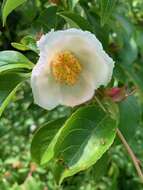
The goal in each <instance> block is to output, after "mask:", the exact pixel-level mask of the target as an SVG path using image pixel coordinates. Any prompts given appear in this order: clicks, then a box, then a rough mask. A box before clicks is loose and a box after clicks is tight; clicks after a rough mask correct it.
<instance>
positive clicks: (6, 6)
mask: <svg viewBox="0 0 143 190" xmlns="http://www.w3.org/2000/svg"><path fill="white" fill-rule="evenodd" d="M26 1H27V0H14V1H11V0H4V1H3V7H2V16H3V25H4V24H5V22H6V18H7V16H8V15H9V14H10V13H11V12H12V11H13V10H14V9H15V8H17V7H18V6H19V5H21V4H23V3H24V2H26Z"/></svg>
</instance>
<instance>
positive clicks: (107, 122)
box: [54, 106, 117, 183]
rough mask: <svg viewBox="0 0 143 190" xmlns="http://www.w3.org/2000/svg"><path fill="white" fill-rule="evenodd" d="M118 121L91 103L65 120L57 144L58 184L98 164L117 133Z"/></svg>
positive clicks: (56, 173)
mask: <svg viewBox="0 0 143 190" xmlns="http://www.w3.org/2000/svg"><path fill="white" fill-rule="evenodd" d="M116 127H117V122H116V120H114V119H112V118H111V117H110V115H109V114H108V113H105V112H104V111H103V110H101V108H99V107H95V106H88V107H84V108H81V109H79V110H78V111H76V112H75V113H74V114H73V115H72V116H71V117H70V118H69V119H68V120H67V122H66V123H65V125H64V126H63V128H62V129H61V132H60V134H59V137H58V140H57V143H56V145H55V148H54V151H55V158H56V159H58V160H59V162H57V163H56V167H55V176H56V179H57V182H58V183H61V182H62V181H63V179H64V178H66V177H68V176H72V175H74V174H76V173H77V172H79V171H82V170H85V169H87V168H89V167H90V166H92V165H93V164H95V163H96V162H97V160H99V159H100V158H101V156H102V155H103V154H104V153H105V152H106V151H107V150H108V148H109V147H110V146H111V144H112V143H113V141H114V138H115V135H116V130H115V129H116Z"/></svg>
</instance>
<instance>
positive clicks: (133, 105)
mask: <svg viewBox="0 0 143 190" xmlns="http://www.w3.org/2000/svg"><path fill="white" fill-rule="evenodd" d="M119 112H120V122H119V128H120V130H121V131H122V133H123V135H124V136H125V138H126V139H127V141H128V142H130V141H132V140H133V137H134V134H135V132H136V130H137V127H138V125H139V121H140V120H141V109H140V106H139V104H138V102H137V99H136V97H134V96H129V97H128V98H127V99H125V100H124V101H122V102H120V104H119ZM131 137H132V138H131Z"/></svg>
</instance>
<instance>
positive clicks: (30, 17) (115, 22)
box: [0, 0, 143, 190]
mask: <svg viewBox="0 0 143 190" xmlns="http://www.w3.org/2000/svg"><path fill="white" fill-rule="evenodd" d="M0 6H2V1H0ZM0 14H1V17H2V13H1V12H0ZM69 27H76V28H81V29H83V30H89V31H91V32H93V33H95V34H96V36H97V37H98V38H99V39H100V41H101V42H102V44H103V47H104V49H105V50H106V51H107V52H108V53H109V54H110V55H111V56H112V57H113V59H114V60H115V62H116V67H115V69H114V85H115V86H116V85H118V86H120V87H123V86H125V87H128V89H129V90H132V89H134V91H135V93H134V94H132V95H131V96H129V97H128V98H126V99H125V100H123V101H121V102H120V103H119V109H120V113H121V114H120V121H121V122H120V126H119V128H120V130H121V131H122V133H123V134H124V136H125V137H126V139H127V140H128V142H129V144H130V146H131V147H132V149H133V150H134V152H135V154H136V155H137V158H138V159H139V163H140V164H143V1H141V0H89V1H87V0H61V1H60V0H50V1H47V0H30V1H26V2H25V3H24V4H22V5H21V6H19V7H18V8H17V9H15V10H14V11H13V12H12V13H11V14H10V15H9V16H8V18H7V22H6V25H5V27H3V26H2V19H1V20H0V50H7V49H13V50H15V49H18V50H20V51H21V52H23V51H24V54H25V55H26V56H28V57H29V59H30V60H32V61H33V62H34V63H36V61H37V59H38V56H37V54H36V53H35V52H37V49H36V46H35V40H38V39H39V38H40V36H41V35H42V34H43V33H46V32H48V31H50V30H51V29H53V28H54V29H55V30H58V29H63V28H69ZM25 36H29V38H27V39H28V40H30V43H29V41H28V40H25V41H21V39H22V38H23V37H25ZM31 40H33V41H32V42H31ZM29 44H30V46H29ZM29 50H32V51H29ZM71 111H72V110H71V109H70V108H65V107H58V108H56V109H54V110H53V111H50V112H47V111H45V110H43V109H41V108H39V107H38V106H36V105H34V103H33V98H32V93H31V89H30V87H29V82H28V81H27V82H26V83H25V84H23V86H21V88H20V89H19V91H18V92H17V94H16V95H15V96H14V97H13V102H12V103H11V104H10V105H9V106H8V108H7V109H6V111H5V112H4V114H3V115H2V117H1V120H0V190H9V189H10V190H22V189H23V190H56V189H57V190H58V189H59V190H143V185H142V184H141V183H140V182H139V179H138V177H137V174H136V171H135V169H134V166H133V165H132V162H131V160H130V158H129V157H128V155H127V153H126V151H125V150H124V148H123V146H122V145H121V144H120V141H119V140H118V139H116V141H115V142H114V144H113V146H112V147H111V149H110V150H109V151H108V152H107V153H106V154H105V155H104V156H103V157H102V159H100V160H99V161H98V164H96V165H95V166H94V167H92V168H90V169H89V170H87V171H85V172H81V173H79V174H77V175H75V176H74V177H71V178H69V179H67V180H65V182H64V183H63V185H62V187H57V186H56V184H55V181H54V177H53V175H52V169H53V168H52V162H51V163H50V164H49V165H48V166H45V167H39V166H37V165H36V164H35V163H33V162H32V160H31V157H30V143H31V139H32V134H33V131H34V130H35V129H36V128H37V127H38V126H40V125H41V124H43V123H44V122H47V121H50V120H52V119H56V118H59V117H63V116H67V115H69V114H70V113H71Z"/></svg>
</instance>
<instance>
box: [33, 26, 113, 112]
mask: <svg viewBox="0 0 143 190" xmlns="http://www.w3.org/2000/svg"><path fill="white" fill-rule="evenodd" d="M38 47H39V49H40V58H39V61H38V63H37V64H36V66H35V67H34V69H33V71H32V76H31V86H32V91H33V95H34V100H35V103H36V104H38V105H39V106H41V107H43V108H45V109H48V110H50V109H53V108H55V107H56V106H58V105H66V106H71V107H73V106H76V105H79V104H81V103H83V102H86V101H88V100H90V99H91V98H92V97H93V95H94V91H95V89H97V88H98V87H99V86H101V85H104V86H105V85H107V83H108V82H109V81H110V80H111V76H112V72H113V67H114V62H113V60H112V59H111V58H110V57H109V56H108V55H107V54H106V53H105V51H104V50H103V47H102V45H101V43H100V42H99V40H98V39H97V38H96V37H95V35H93V34H91V33H90V32H87V31H82V30H79V29H68V30H61V31H55V32H54V31H51V32H49V33H47V34H46V35H43V36H42V37H41V39H40V41H39V42H38Z"/></svg>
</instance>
